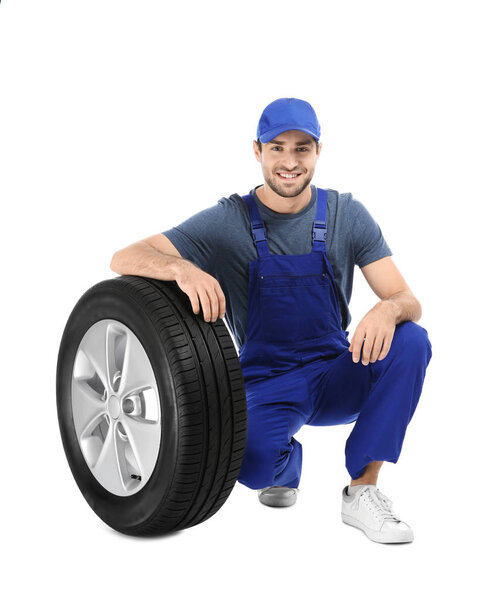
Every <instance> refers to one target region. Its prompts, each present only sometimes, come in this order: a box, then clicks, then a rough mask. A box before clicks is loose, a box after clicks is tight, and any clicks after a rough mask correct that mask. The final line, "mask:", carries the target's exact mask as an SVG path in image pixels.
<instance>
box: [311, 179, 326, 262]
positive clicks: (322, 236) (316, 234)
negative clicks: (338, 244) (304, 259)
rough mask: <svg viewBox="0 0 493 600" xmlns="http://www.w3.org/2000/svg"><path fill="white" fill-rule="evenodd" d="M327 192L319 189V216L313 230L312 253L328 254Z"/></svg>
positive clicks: (317, 215) (316, 217)
mask: <svg viewBox="0 0 493 600" xmlns="http://www.w3.org/2000/svg"><path fill="white" fill-rule="evenodd" d="M326 217H327V190H324V189H322V188H317V214H316V216H315V221H314V222H313V229H312V240H313V244H312V252H324V253H325V252H326V247H325V240H326V239H327V223H326Z"/></svg>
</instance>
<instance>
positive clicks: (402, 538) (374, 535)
mask: <svg viewBox="0 0 493 600" xmlns="http://www.w3.org/2000/svg"><path fill="white" fill-rule="evenodd" d="M341 517H342V520H343V522H344V523H346V525H351V526H352V527H356V528H357V529H360V530H361V531H363V533H365V535H366V536H367V537H368V538H370V540H372V541H373V542H378V543H380V544H402V543H405V542H412V541H413V540H414V535H413V533H412V531H411V532H405V531H403V532H401V533H400V534H399V536H398V537H397V538H393V539H389V538H386V534H385V533H380V532H379V531H373V530H372V529H369V528H368V527H366V525H364V524H363V523H362V522H361V521H358V519H355V518H354V517H351V516H350V515H346V514H344V513H341Z"/></svg>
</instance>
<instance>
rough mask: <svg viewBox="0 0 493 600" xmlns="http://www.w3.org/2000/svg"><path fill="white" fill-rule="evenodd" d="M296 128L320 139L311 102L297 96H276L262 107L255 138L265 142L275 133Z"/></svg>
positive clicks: (318, 127)
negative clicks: (276, 97) (275, 98)
mask: <svg viewBox="0 0 493 600" xmlns="http://www.w3.org/2000/svg"><path fill="white" fill-rule="evenodd" d="M291 129H296V130H297V131H304V132H305V133H308V134H309V135H311V136H313V137H314V138H315V139H316V140H317V142H318V140H319V139H320V124H319V122H318V119H317V115H316V114H315V111H314V110H313V108H312V106H311V104H309V103H308V102H305V101H304V100H298V98H278V99H277V100H274V102H271V103H270V104H268V105H267V106H266V107H265V108H264V112H263V113H262V115H261V117H260V121H259V122H258V127H257V138H258V139H259V140H260V141H261V142H262V144H266V143H267V142H270V141H271V140H273V139H274V138H275V137H276V135H279V134H280V133H284V132H285V131H290V130H291Z"/></svg>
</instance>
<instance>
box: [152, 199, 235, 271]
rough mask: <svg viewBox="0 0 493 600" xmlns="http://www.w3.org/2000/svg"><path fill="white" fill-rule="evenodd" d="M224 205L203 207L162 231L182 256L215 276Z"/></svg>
mask: <svg viewBox="0 0 493 600" xmlns="http://www.w3.org/2000/svg"><path fill="white" fill-rule="evenodd" d="M223 220H224V207H223V206H222V205H221V204H220V201H219V202H218V204H217V205H215V206H211V207H209V208H205V209H204V210H201V211H200V212H198V213H196V214H195V215H192V216H191V217H189V218H188V219H186V220H185V221H183V223H180V224H179V225H176V226H175V227H172V228H171V229H167V230H165V231H162V232H161V233H163V234H164V235H165V236H166V237H167V238H168V239H169V240H170V241H171V243H172V244H173V245H174V246H175V248H176V249H177V250H178V252H179V253H180V254H181V255H182V256H183V258H185V259H187V260H189V261H191V262H193V263H194V264H196V265H197V266H198V267H199V268H200V269H202V270H203V271H205V272H206V273H209V275H212V276H214V277H215V276H216V269H217V261H218V258H219V256H218V253H219V252H220V244H221V227H222V226H221V224H222V222H223Z"/></svg>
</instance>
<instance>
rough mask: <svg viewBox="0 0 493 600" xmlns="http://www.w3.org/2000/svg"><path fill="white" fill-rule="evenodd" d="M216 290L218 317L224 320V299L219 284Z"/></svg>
mask: <svg viewBox="0 0 493 600" xmlns="http://www.w3.org/2000/svg"><path fill="white" fill-rule="evenodd" d="M216 288H217V298H218V300H219V316H220V317H221V319H224V315H225V314H226V297H225V295H224V292H223V291H222V289H221V286H220V285H219V283H217V285H216Z"/></svg>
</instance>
